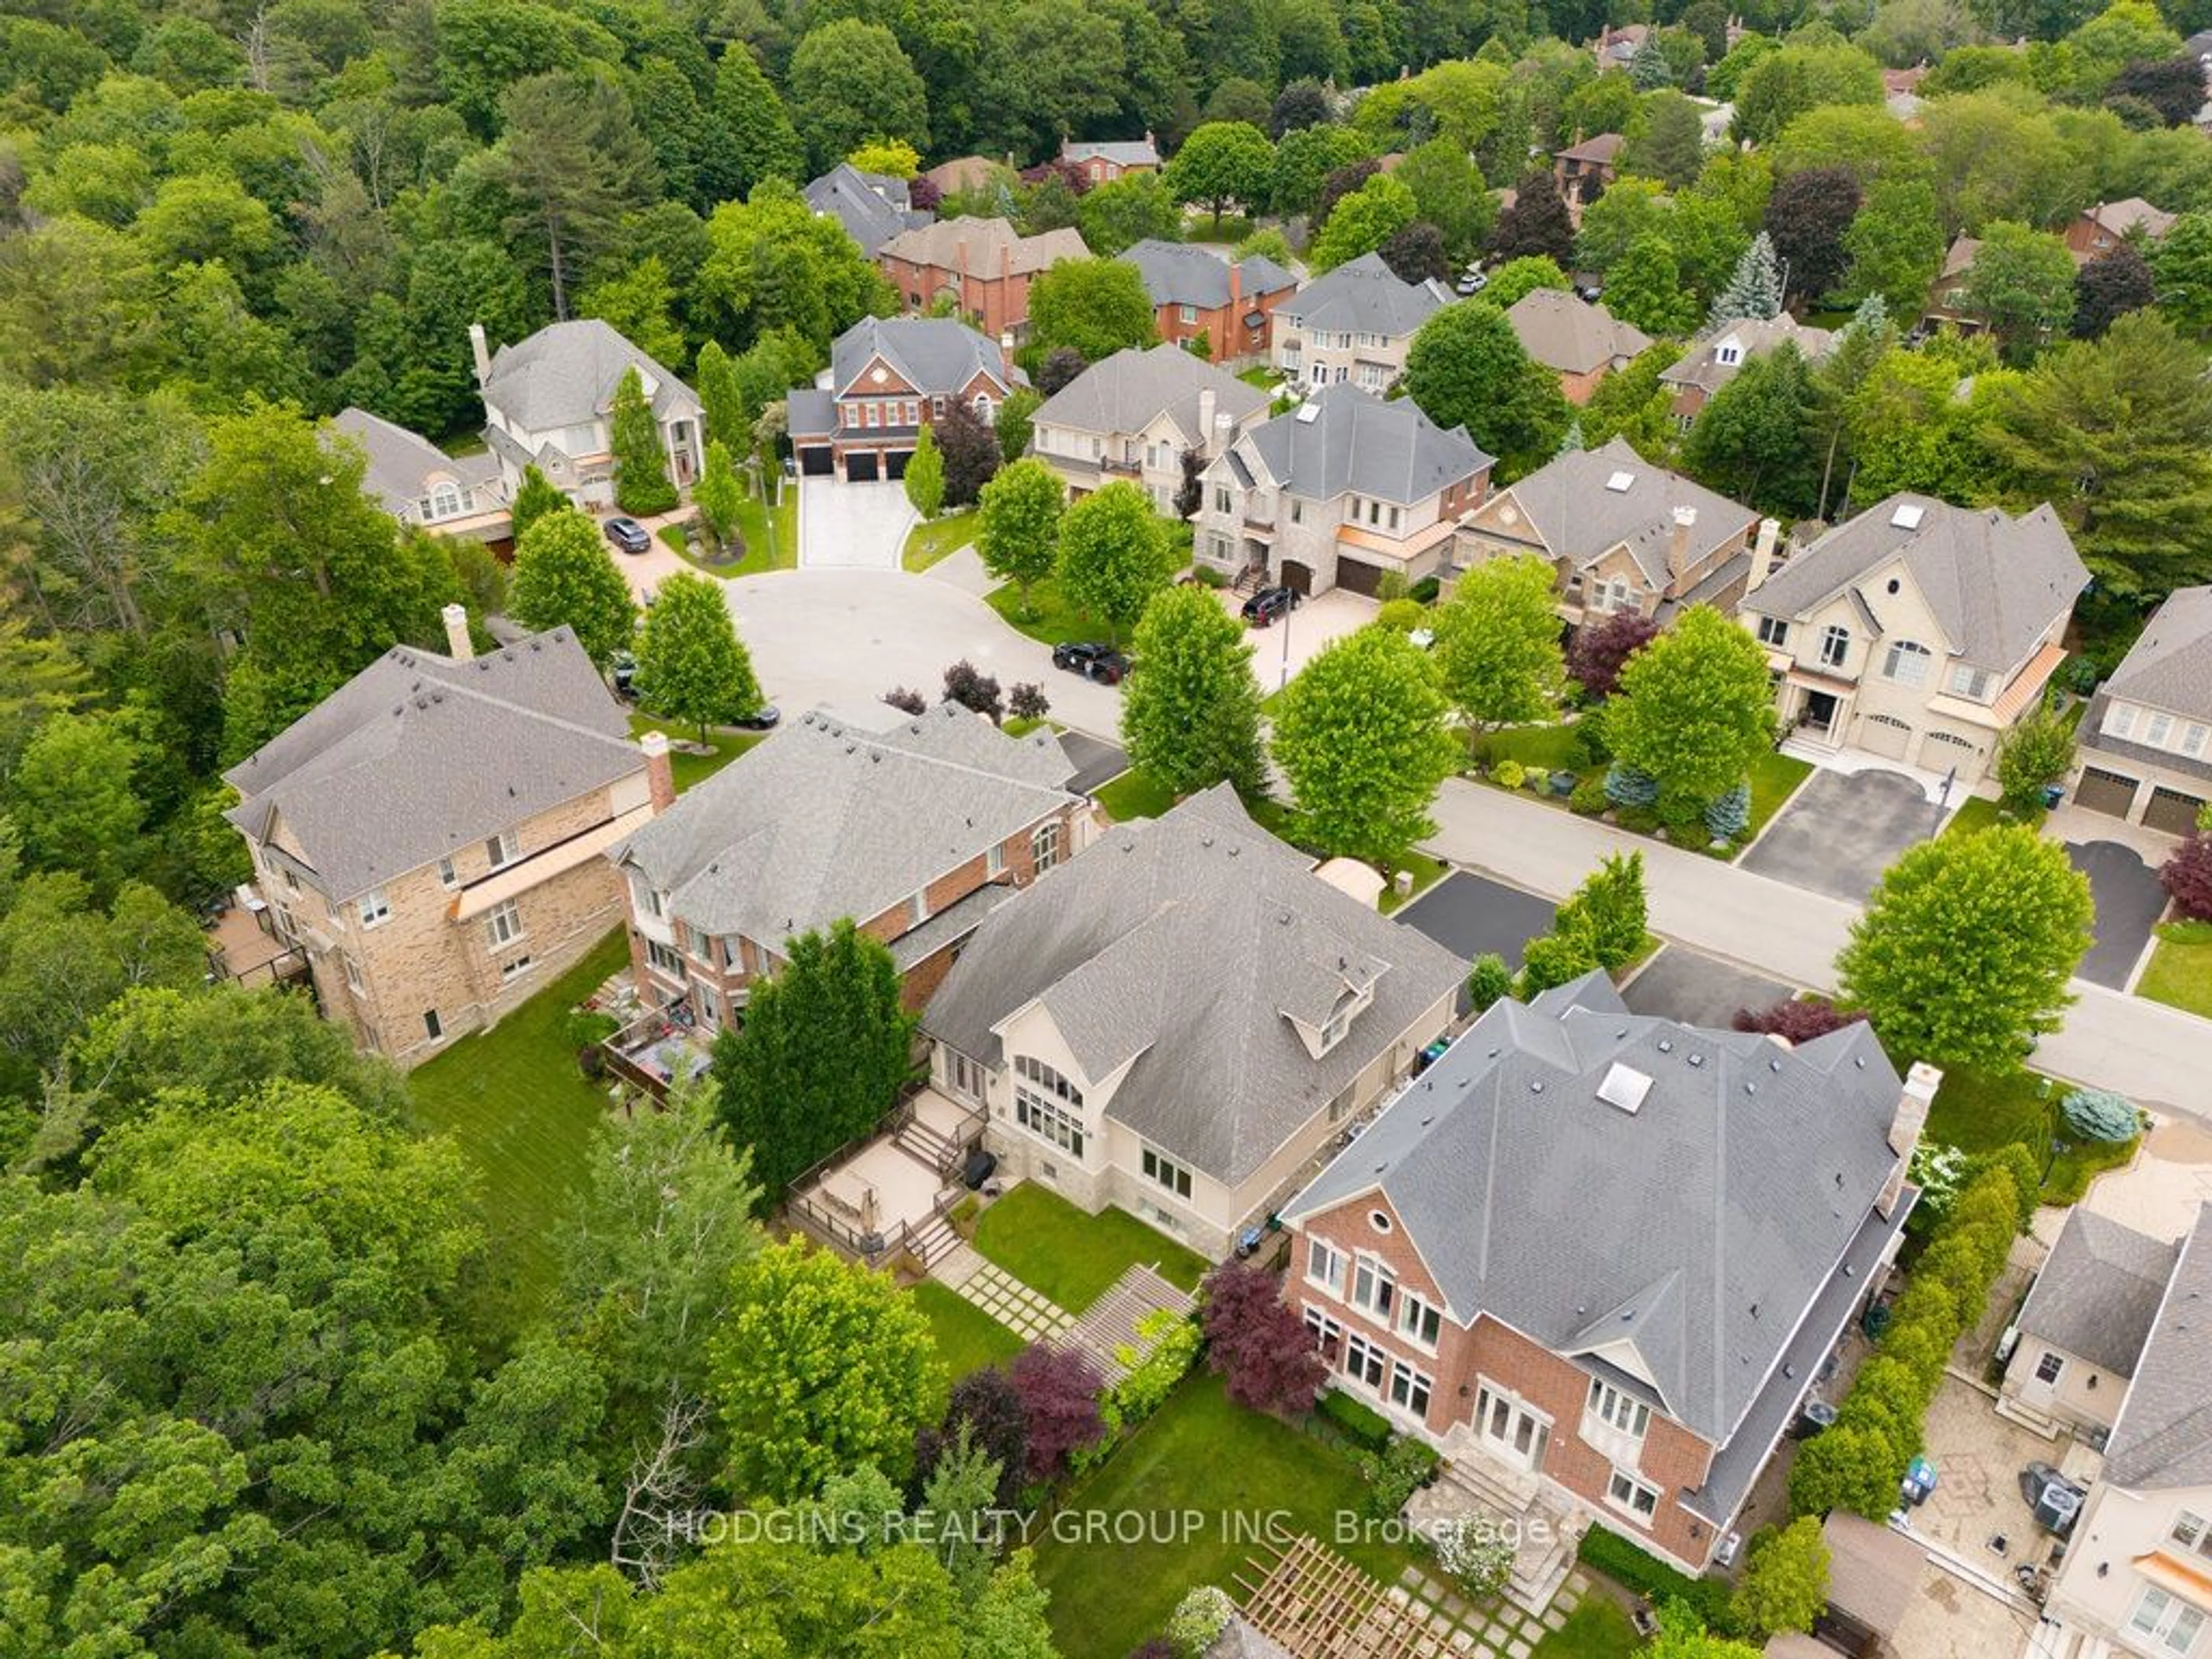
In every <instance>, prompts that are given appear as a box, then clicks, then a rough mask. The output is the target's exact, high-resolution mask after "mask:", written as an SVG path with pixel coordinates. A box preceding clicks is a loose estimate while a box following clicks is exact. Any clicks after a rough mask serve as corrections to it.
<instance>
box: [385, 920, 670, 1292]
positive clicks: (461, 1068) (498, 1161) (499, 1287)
mask: <svg viewBox="0 0 2212 1659" xmlns="http://www.w3.org/2000/svg"><path fill="white" fill-rule="evenodd" d="M628 961H629V945H628V944H627V942H626V941H625V940H624V939H623V933H622V930H621V929H620V928H617V929H615V931H614V932H612V933H609V934H608V935H607V936H606V938H605V939H602V940H600V941H599V944H597V945H594V946H592V949H591V950H590V951H588V952H586V955H585V957H584V958H583V960H582V961H580V962H579V963H577V964H576V965H575V966H574V968H571V969H569V970H568V972H567V973H565V974H563V975H562V976H561V977H560V978H558V979H556V980H555V981H553V982H552V983H551V984H550V985H548V986H547V987H545V988H544V990H542V991H540V992H538V994H537V995H535V996H533V997H532V998H531V999H530V1000H529V1001H527V1002H526V1003H524V1004H523V1005H522V1006H521V1007H520V1008H518V1009H516V1010H515V1011H514V1012H513V1013H511V1014H509V1015H508V1016H507V1018H505V1019H503V1020H501V1022H500V1023H499V1024H498V1026H497V1027H496V1028H495V1029H494V1030H489V1031H479V1032H476V1033H474V1034H472V1035H471V1036H465V1037H463V1038H461V1039H460V1040H459V1042H456V1043H454V1044H453V1047H452V1048H448V1049H447V1050H446V1052H445V1053H444V1054H440V1055H439V1056H438V1057H437V1058H436V1059H435V1060H429V1061H427V1062H426V1063H424V1064H423V1065H421V1066H416V1068H415V1070H414V1071H413V1072H411V1073H409V1074H408V1079H407V1085H408V1092H409V1093H410V1096H411V1097H413V1100H414V1115H415V1117H416V1121H419V1122H420V1123H421V1124H422V1126H423V1127H425V1128H428V1129H432V1130H435V1131H438V1132H440V1133H446V1134H450V1135H451V1136H453V1139H454V1140H455V1141H457V1142H458V1143H459V1146H460V1148H461V1151H462V1152H464V1153H465V1154H466V1155H467V1157H468V1158H469V1161H470V1162H471V1164H474V1165H475V1166H476V1167H477V1172H478V1173H479V1174H480V1175H481V1176H482V1177H483V1199H484V1215H485V1225H486V1231H487V1234H488V1239H489V1262H488V1267H487V1272H486V1275H485V1284H484V1286H483V1301H484V1304H485V1306H484V1310H483V1318H484V1321H485V1322H486V1324H487V1325H488V1326H489V1327H491V1328H492V1329H493V1330H494V1332H495V1333H496V1334H500V1335H511V1334H513V1332H515V1331H516V1330H518V1329H520V1328H521V1327H522V1325H523V1324H524V1323H526V1322H527V1321H528V1320H529V1319H530V1318H531V1317H532V1316H533V1315H535V1314H536V1313H537V1312H538V1310H539V1308H540V1307H541V1305H542V1304H543V1303H544V1297H545V1296H546V1293H547V1292H548V1291H550V1289H551V1288H552V1285H553V1281H554V1276H555V1273H556V1271H557V1266H558V1264H557V1263H556V1260H555V1257H554V1250H553V1231H554V1229H555V1227H556V1225H558V1224H559V1223H560V1222H561V1220H562V1218H563V1216H564V1215H565V1214H566V1212H568V1208H569V1206H571V1205H572V1204H573V1203H574V1200H575V1199H576V1197H577V1195H578V1194H579V1193H580V1190H581V1188H582V1185H583V1179H584V1163H585V1151H586V1147H587V1146H588V1145H589V1144H590V1141H591V1138H592V1130H593V1129H594V1128H596V1127H598V1126H599V1123H600V1121H602V1120H603V1119H605V1116H606V1115H607V1111H608V1104H607V1097H606V1096H605V1094H603V1093H602V1092H601V1091H600V1086H599V1085H595V1084H592V1083H591V1082H588V1081H586V1079H585V1077H584V1075H583V1073H581V1072H580V1071H579V1070H578V1069H577V1067H576V1055H575V1051H574V1048H571V1046H570V1044H569V1042H568V1033H567V1031H566V1030H564V1029H563V1028H564V1027H565V1025H566V1024H567V1022H568V1011H569V1010H570V1009H571V1008H573V1007H574V1006H575V1005H576V1004H577V1003H579V1002H580V1001H582V1000H584V998H586V997H587V996H589V995H590V994H592V991H593V990H594V989H595V988H596V987H598V986H599V982H600V981H602V980H604V979H605V978H606V977H607V976H608V975H611V974H612V973H613V972H614V971H615V970H616V969H618V968H620V967H622V965H623V963H626V962H628Z"/></svg>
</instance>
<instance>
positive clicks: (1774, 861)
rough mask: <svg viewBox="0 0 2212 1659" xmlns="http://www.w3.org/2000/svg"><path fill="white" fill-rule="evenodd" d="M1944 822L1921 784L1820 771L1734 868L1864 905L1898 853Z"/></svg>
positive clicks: (1873, 773) (1897, 775)
mask: <svg viewBox="0 0 2212 1659" xmlns="http://www.w3.org/2000/svg"><path fill="white" fill-rule="evenodd" d="M1942 821H1943V809H1942V808H1941V807H1939V806H1931V805H1929V804H1928V796H1927V793H1926V792H1925V791H1924V790H1923V788H1922V787H1921V785H1920V783H1919V782H1918V781H1917V780H1915V779H1913V778H1910V777H1907V776H1906V775H1905V774H1903V773H1902V772H1884V771H1880V770H1873V769H1869V770H1868V771H1863V772H1852V773H1844V772H1834V771H1826V770H1823V771H1820V772H1816V773H1814V775H1812V777H1810V778H1809V779H1808V780H1807V781H1806V783H1805V787H1803V788H1802V789H1800V790H1799V791H1798V792H1797V793H1796V796H1795V797H1793V798H1792V799H1791V800H1790V805H1787V806H1785V807H1784V808H1783V809H1782V816H1781V817H1778V818H1776V819H1775V820H1774V822H1773V823H1770V824H1769V825H1767V826H1766V833H1765V835H1763V836H1760V837H1759V841H1758V843H1757V844H1756V845H1755V846H1753V848H1752V849H1751V851H1750V852H1748V853H1747V854H1744V856H1743V857H1742V859H1741V860H1740V861H1739V863H1740V867H1741V868H1743V869H1746V870H1754V871H1757V872H1759V874H1760V875H1762V876H1771V877H1772V878H1774V879H1775V880H1777V881H1786V882H1788V883H1789V884H1790V885H1791V886H1793V887H1803V888H1808V889H1810V890H1812V891H1814V892H1815V893H1826V895H1827V896H1829V897H1831V898H1838V899H1842V900H1844V902H1846V903H1850V904H1858V903H1863V902H1864V901H1865V899H1866V896H1867V895H1868V894H1869V893H1871V892H1872V891H1873V890H1874V887H1875V883H1876V882H1878V881H1880V880H1881V872H1883V871H1885V870H1887V869H1888V868H1889V866H1891V865H1893V864H1894V863H1895V862H1896V861H1897V857H1898V854H1900V853H1902V852H1904V851H1905V848H1908V847H1911V845H1912V844H1913V843H1914V842H1918V841H1923V840H1925V839H1926V838H1927V837H1928V836H1931V835H1933V834H1935V833H1936V828H1937V826H1938V825H1940V824H1941V823H1942Z"/></svg>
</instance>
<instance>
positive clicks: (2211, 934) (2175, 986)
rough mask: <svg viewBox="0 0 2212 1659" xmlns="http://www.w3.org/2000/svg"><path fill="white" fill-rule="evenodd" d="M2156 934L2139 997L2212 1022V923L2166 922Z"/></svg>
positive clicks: (2139, 984)
mask: <svg viewBox="0 0 2212 1659" xmlns="http://www.w3.org/2000/svg"><path fill="white" fill-rule="evenodd" d="M2156 931H2157V933H2158V948H2157V949H2156V950H2154V951H2152V952H2151V957H2150V965H2149V966H2148V967H2147V968H2145V969H2143V975H2142V978H2141V979H2140V980H2138V981H2136V995H2137V996H2144V997H2148V998H2149V999H2150V1000H2152V1001H2154V1002H2163V1003H2165V1004H2166V1005H2167V1006H2169V1007H2174V1008H2180V1009H2184V1010H2185V1011H2186V1012H2190V1013H2192V1014H2202V1015H2203V1017H2204V1018H2207V1019H2212V922H2204V921H2169V922H2162V923H2160V926H2159V927H2158V928H2157V930H2156Z"/></svg>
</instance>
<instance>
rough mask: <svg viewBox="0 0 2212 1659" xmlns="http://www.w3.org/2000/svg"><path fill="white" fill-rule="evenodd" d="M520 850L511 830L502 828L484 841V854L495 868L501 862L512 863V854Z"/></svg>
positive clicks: (519, 845)
mask: <svg viewBox="0 0 2212 1659" xmlns="http://www.w3.org/2000/svg"><path fill="white" fill-rule="evenodd" d="M521 850H522V849H521V844H520V842H517V841H516V840H515V838H514V831H513V830H512V829H502V830H501V831H500V832H499V833H498V834H497V835H495V836H493V837H492V838H491V839H490V840H489V841H488V842H485V843H484V856H485V857H486V858H488V859H489V860H491V867H492V868H493V869H495V870H496V869H498V868H499V867H500V866H501V865H503V864H512V863H513V862H514V855H515V854H517V853H519V852H520V851H521Z"/></svg>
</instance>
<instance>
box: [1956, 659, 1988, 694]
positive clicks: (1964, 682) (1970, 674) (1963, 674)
mask: <svg viewBox="0 0 2212 1659" xmlns="http://www.w3.org/2000/svg"><path fill="white" fill-rule="evenodd" d="M1994 678H1996V676H1995V675H1993V674H1991V673H1990V671H1989V670H1988V669H1986V668H1969V667H1967V666H1966V664H1964V663H1960V665H1958V666H1957V667H1955V668H1954V669H1953V670H1952V671H1951V695H1952V696H1954V697H1967V698H1971V699H1972V701H1974V702H1987V701H1989V695H1990V681H1991V680H1992V679H1994Z"/></svg>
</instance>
